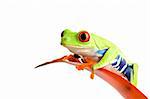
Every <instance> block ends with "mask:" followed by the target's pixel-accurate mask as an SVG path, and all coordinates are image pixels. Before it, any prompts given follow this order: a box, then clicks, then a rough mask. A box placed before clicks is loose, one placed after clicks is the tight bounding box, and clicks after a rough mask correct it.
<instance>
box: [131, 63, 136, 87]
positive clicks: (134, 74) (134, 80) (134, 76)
mask: <svg viewBox="0 0 150 99" xmlns="http://www.w3.org/2000/svg"><path fill="white" fill-rule="evenodd" d="M137 78H138V65H137V64H136V63H133V75H132V76H131V83H132V84H133V85H134V86H137Z"/></svg>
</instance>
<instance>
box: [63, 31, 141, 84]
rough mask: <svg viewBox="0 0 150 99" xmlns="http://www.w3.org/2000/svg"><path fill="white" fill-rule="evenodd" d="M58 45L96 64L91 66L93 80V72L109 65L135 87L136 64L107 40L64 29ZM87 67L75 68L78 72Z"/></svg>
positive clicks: (87, 33)
mask: <svg viewBox="0 0 150 99" xmlns="http://www.w3.org/2000/svg"><path fill="white" fill-rule="evenodd" d="M60 44H61V45H62V46H64V47H65V48H67V49H68V50H69V51H70V52H72V53H73V54H74V56H75V57H76V58H81V59H82V57H90V58H91V59H93V60H94V61H96V64H91V65H92V66H90V68H91V69H92V73H91V75H90V77H91V78H92V79H93V78H94V71H95V70H97V69H100V68H103V67H105V66H107V65H111V67H112V68H114V69H115V70H116V71H118V72H119V73H121V74H123V75H124V77H125V78H126V79H127V80H128V81H129V82H130V83H131V84H133V85H134V86H137V72H138V64H137V63H132V62H131V61H129V60H128V59H127V58H126V56H125V55H124V54H123V52H122V51H121V50H120V48H119V47H118V46H116V45H115V44H114V43H113V42H111V41H109V40H108V39H106V38H104V37H102V36H99V35H97V34H95V33H89V32H88V31H86V30H81V31H78V32H75V31H72V30H70V29H65V30H63V31H62V32H61V41H60ZM87 67H89V65H87V64H86V63H84V64H82V65H78V66H76V68H77V69H78V70H83V69H84V68H87Z"/></svg>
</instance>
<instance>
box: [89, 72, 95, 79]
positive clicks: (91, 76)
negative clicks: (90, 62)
mask: <svg viewBox="0 0 150 99" xmlns="http://www.w3.org/2000/svg"><path fill="white" fill-rule="evenodd" d="M90 78H91V79H94V70H92V73H91V75H90Z"/></svg>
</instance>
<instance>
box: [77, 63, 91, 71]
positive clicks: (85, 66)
mask: <svg viewBox="0 0 150 99" xmlns="http://www.w3.org/2000/svg"><path fill="white" fill-rule="evenodd" d="M76 68H77V70H83V69H85V68H90V69H91V64H89V63H83V64H82V65H77V66H76Z"/></svg>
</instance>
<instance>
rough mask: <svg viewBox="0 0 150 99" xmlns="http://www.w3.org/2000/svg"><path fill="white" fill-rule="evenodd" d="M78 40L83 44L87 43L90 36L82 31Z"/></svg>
mask: <svg viewBox="0 0 150 99" xmlns="http://www.w3.org/2000/svg"><path fill="white" fill-rule="evenodd" d="M78 38H79V40H80V41H81V42H87V41H89V40H90V34H89V33H88V32H87V31H81V32H79V34H78Z"/></svg>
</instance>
